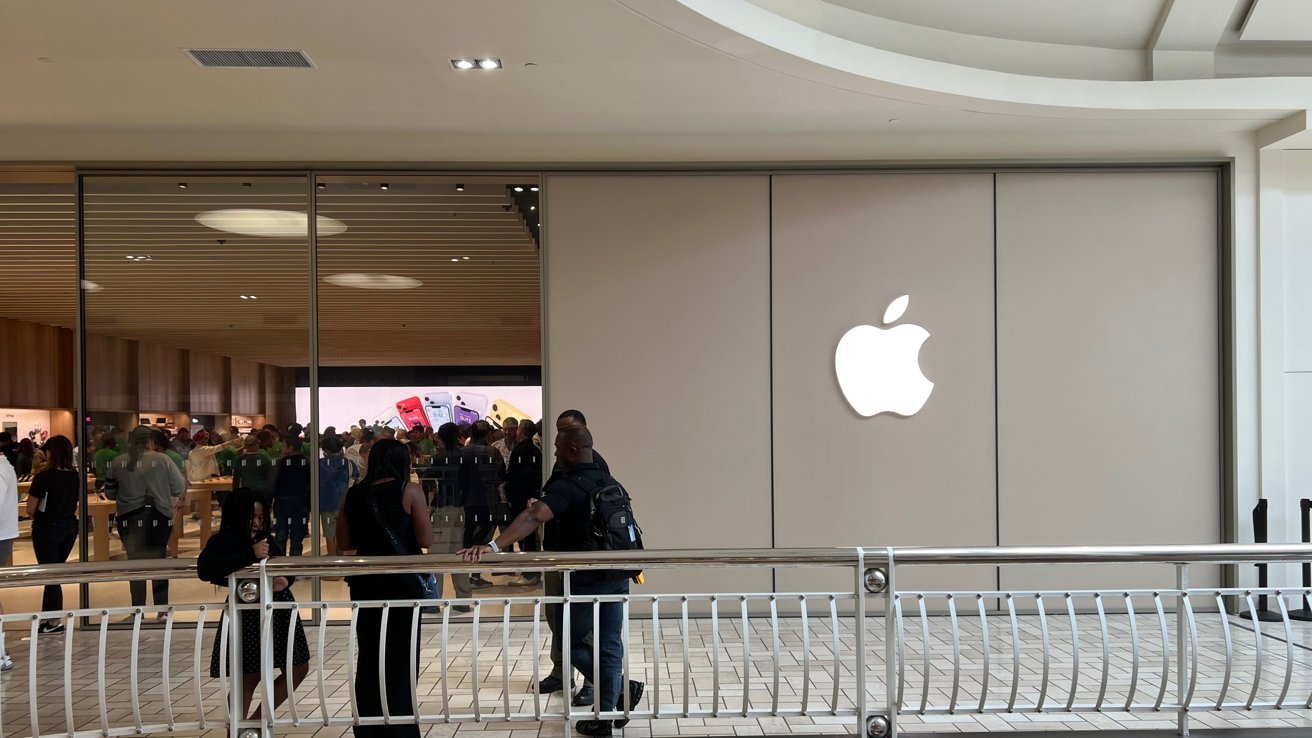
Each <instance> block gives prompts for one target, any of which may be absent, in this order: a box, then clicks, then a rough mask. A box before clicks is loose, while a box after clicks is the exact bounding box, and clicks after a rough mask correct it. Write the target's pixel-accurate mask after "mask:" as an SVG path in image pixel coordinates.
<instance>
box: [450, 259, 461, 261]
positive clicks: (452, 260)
mask: <svg viewBox="0 0 1312 738" xmlns="http://www.w3.org/2000/svg"><path fill="white" fill-rule="evenodd" d="M451 261H460V260H459V259H452V260H451Z"/></svg>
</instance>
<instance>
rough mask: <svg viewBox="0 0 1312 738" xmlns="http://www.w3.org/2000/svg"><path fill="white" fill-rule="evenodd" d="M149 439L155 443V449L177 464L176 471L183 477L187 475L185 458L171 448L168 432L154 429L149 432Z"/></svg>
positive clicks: (171, 443)
mask: <svg viewBox="0 0 1312 738" xmlns="http://www.w3.org/2000/svg"><path fill="white" fill-rule="evenodd" d="M150 440H151V442H152V443H154V444H155V450H156V451H158V452H160V453H162V454H164V455H165V456H167V457H169V458H170V459H173V463H174V464H177V465H178V471H180V472H182V475H183V477H184V478H185V477H186V475H187V460H186V459H184V458H182V454H180V453H178V452H177V451H176V450H175V449H174V448H173V442H172V441H170V440H169V434H167V433H165V432H164V431H162V430H158V429H156V430H153V431H151V432H150Z"/></svg>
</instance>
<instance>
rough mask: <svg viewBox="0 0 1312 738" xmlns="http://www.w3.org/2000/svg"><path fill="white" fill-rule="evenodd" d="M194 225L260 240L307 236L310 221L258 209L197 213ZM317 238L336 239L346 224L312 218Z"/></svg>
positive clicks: (298, 215)
mask: <svg viewBox="0 0 1312 738" xmlns="http://www.w3.org/2000/svg"><path fill="white" fill-rule="evenodd" d="M196 222H197V223H200V224H201V225H203V226H206V227H208V228H213V229H214V230H216V231H223V232H224V233H236V234H237V235H239V236H259V237H261V238H305V237H307V236H309V235H310V232H309V230H310V229H309V223H310V219H309V216H307V215H306V214H305V213H298V212H296V211H295V210H264V209H260V208H229V209H225V210H209V211H206V212H204V213H199V214H198V215H197V216H196ZM315 222H316V223H317V224H318V228H319V235H320V236H336V235H337V234H339V233H345V232H346V224H345V223H343V222H342V221H340V220H337V219H335V218H329V217H328V216H326V215H320V216H318V217H317V218H315Z"/></svg>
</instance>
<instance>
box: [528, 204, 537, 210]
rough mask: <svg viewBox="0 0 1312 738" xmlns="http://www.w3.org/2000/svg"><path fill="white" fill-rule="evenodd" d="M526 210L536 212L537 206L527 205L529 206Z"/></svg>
mask: <svg viewBox="0 0 1312 738" xmlns="http://www.w3.org/2000/svg"><path fill="white" fill-rule="evenodd" d="M528 209H529V210H537V209H538V206H537V205H529V206H528Z"/></svg>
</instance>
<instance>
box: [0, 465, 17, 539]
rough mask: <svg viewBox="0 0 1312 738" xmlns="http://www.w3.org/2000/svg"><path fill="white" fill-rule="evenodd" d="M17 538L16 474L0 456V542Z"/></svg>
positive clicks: (11, 466)
mask: <svg viewBox="0 0 1312 738" xmlns="http://www.w3.org/2000/svg"><path fill="white" fill-rule="evenodd" d="M17 537H18V472H16V471H14V467H13V465H12V464H10V463H9V459H7V458H5V456H4V455H3V454H0V541H8V540H10V539H13V538H17Z"/></svg>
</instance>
